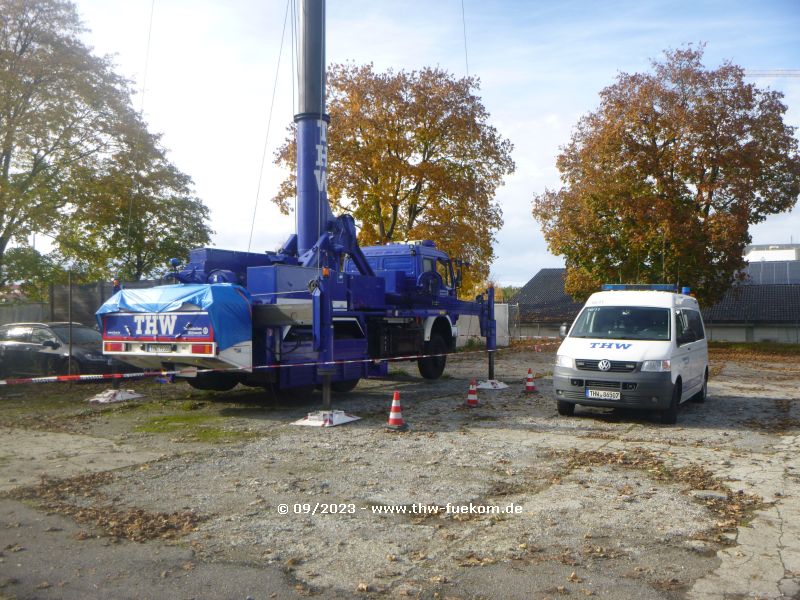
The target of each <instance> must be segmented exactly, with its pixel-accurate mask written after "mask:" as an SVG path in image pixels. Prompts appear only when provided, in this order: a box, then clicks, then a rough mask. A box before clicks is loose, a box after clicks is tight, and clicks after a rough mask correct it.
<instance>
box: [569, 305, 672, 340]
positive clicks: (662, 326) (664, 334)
mask: <svg viewBox="0 0 800 600" xmlns="http://www.w3.org/2000/svg"><path fill="white" fill-rule="evenodd" d="M669 314H670V313H669V309H668V308H654V307H649V306H588V307H586V308H585V309H583V312H582V313H581V314H580V316H579V317H578V320H577V321H576V322H575V326H574V327H573V328H572V332H570V337H579V338H602V339H613V340H669V339H670V335H669Z"/></svg>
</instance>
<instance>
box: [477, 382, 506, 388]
mask: <svg viewBox="0 0 800 600" xmlns="http://www.w3.org/2000/svg"><path fill="white" fill-rule="evenodd" d="M507 387H508V386H507V385H506V384H505V383H503V382H502V381H497V379H489V380H487V381H481V382H480V383H478V389H479V390H504V389H506V388H507Z"/></svg>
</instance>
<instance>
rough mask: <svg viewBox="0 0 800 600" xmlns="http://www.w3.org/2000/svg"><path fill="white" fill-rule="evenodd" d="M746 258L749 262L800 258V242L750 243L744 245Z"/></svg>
mask: <svg viewBox="0 0 800 600" xmlns="http://www.w3.org/2000/svg"><path fill="white" fill-rule="evenodd" d="M744 259H745V260H746V261H747V262H749V263H754V262H757V261H775V260H781V261H794V260H800V244H750V245H749V246H745V247H744Z"/></svg>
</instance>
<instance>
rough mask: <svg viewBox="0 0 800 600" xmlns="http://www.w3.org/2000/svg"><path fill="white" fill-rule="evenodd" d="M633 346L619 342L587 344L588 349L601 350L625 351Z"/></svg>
mask: <svg viewBox="0 0 800 600" xmlns="http://www.w3.org/2000/svg"><path fill="white" fill-rule="evenodd" d="M631 346H633V344H623V343H620V342H589V348H602V349H606V350H613V349H615V348H616V349H617V350H627V349H628V348H630V347H631Z"/></svg>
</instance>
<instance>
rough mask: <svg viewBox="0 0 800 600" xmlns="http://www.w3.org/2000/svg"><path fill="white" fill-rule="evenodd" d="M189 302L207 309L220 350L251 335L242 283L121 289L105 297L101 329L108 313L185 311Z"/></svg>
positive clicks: (246, 299)
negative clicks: (104, 316) (109, 296)
mask: <svg viewBox="0 0 800 600" xmlns="http://www.w3.org/2000/svg"><path fill="white" fill-rule="evenodd" d="M186 305H193V306H196V307H197V308H199V309H201V310H203V311H206V312H207V313H208V316H209V317H210V319H211V325H212V326H213V328H214V339H215V341H216V342H217V344H218V345H219V349H220V350H224V349H225V348H229V347H231V346H233V345H235V344H238V343H239V342H244V341H248V340H250V339H251V337H252V334H253V327H252V319H251V312H250V294H249V293H248V292H247V290H246V289H244V288H243V287H241V286H238V285H233V284H230V283H213V284H177V285H162V286H157V287H152V288H142V289H135V290H120V291H119V292H117V293H116V294H114V295H113V296H111V298H109V299H108V300H106V302H105V303H104V304H103V305H102V306H101V307H100V308H99V309H98V310H97V312H96V313H95V315H96V316H97V322H98V324H99V325H100V329H101V331H102V329H103V323H102V319H101V317H102V315H104V314H107V313H120V312H123V313H143V312H144V313H165V312H172V311H180V310H184V311H185V310H187V308H189V307H187V306H186Z"/></svg>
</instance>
